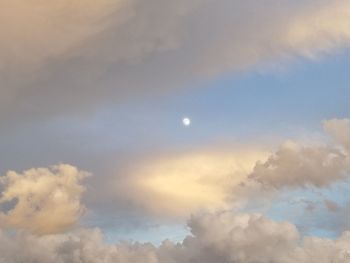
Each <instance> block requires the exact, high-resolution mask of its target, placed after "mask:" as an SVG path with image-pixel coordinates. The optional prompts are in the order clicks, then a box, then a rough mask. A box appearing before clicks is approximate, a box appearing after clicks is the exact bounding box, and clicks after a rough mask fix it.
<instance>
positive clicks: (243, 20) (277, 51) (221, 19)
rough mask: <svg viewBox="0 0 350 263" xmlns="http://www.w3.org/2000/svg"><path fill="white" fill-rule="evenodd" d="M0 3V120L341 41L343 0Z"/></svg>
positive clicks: (156, 87)
mask: <svg viewBox="0 0 350 263" xmlns="http://www.w3.org/2000/svg"><path fill="white" fill-rule="evenodd" d="M0 7H1V8H0V10H1V11H0V12H1V13H0V17H1V22H2V23H1V26H0V34H1V35H2V39H3V41H2V43H1V44H0V57H1V58H2V59H1V62H0V78H1V81H2V87H1V90H0V92H1V97H0V105H1V106H0V107H1V108H0V109H1V111H0V112H1V114H0V120H1V121H2V122H4V121H7V122H8V123H12V124H13V123H18V119H24V118H29V117H30V118H29V119H32V118H37V119H41V118H44V117H45V118H46V117H48V116H55V115H57V114H65V113H68V112H69V113H72V112H74V113H75V112H86V110H92V109H94V108H95V107H98V106H99V105H101V104H102V103H113V102H116V101H121V100H122V99H124V98H126V97H132V96H144V95H148V94H150V93H155V94H159V93H162V92H164V91H166V90H171V89H174V88H180V87H185V86H188V85H187V84H189V82H192V81H201V80H203V79H206V78H208V77H212V76H215V75H219V74H223V73H225V72H231V71H237V70H244V69H248V68H251V67H254V66H256V65H260V64H265V63H269V62H273V61H280V60H281V59H282V60H283V59H286V58H293V57H307V58H317V57H319V56H320V55H322V54H325V53H327V54H328V53H332V52H337V51H338V50H340V49H342V48H347V47H348V46H349V43H350V31H349V28H350V26H349V23H350V21H349V12H350V11H349V10H350V4H349V2H348V1H346V0H334V1H326V0H323V1H316V0H304V1H288V0H284V1H279V0H268V1H264V2H263V3H262V2H261V1H256V0H250V1H238V0H236V1H229V0H220V1H212V0H194V1H184V0H181V1H169V0H168V1H159V0H151V1H147V3H146V2H144V1H141V0H103V1H99V2H95V1H88V2H87V3H86V2H84V4H81V3H80V2H79V1H57V0H55V1H49V2H43V1H39V0H32V1H29V2H28V1H21V0H15V1H10V0H5V1H2V2H1V3H0ZM77 99H79V102H80V103H79V104H77V103H76V101H77Z"/></svg>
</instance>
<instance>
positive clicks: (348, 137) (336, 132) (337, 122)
mask: <svg viewBox="0 0 350 263" xmlns="http://www.w3.org/2000/svg"><path fill="white" fill-rule="evenodd" d="M323 125H324V128H325V130H326V131H327V132H328V133H329V134H331V135H332V136H333V137H334V138H335V139H336V140H337V141H338V142H339V143H340V144H341V145H342V146H343V147H344V148H345V149H346V150H348V151H349V152H350V120H349V119H332V120H326V121H324V122H323Z"/></svg>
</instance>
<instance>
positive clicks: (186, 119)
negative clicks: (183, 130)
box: [182, 117, 191, 126]
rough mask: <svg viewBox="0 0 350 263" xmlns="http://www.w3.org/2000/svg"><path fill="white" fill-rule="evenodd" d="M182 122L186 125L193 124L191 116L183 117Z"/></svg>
mask: <svg viewBox="0 0 350 263" xmlns="http://www.w3.org/2000/svg"><path fill="white" fill-rule="evenodd" d="M182 123H183V125H185V126H190V125H191V120H190V119H189V118H187V117H186V118H183V119H182Z"/></svg>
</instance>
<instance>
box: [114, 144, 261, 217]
mask: <svg viewBox="0 0 350 263" xmlns="http://www.w3.org/2000/svg"><path fill="white" fill-rule="evenodd" d="M267 155H268V153H267V152H266V151H263V150H260V149H255V150H253V149H236V150H233V151H225V150H215V149H211V150H210V149H209V150H202V151H194V152H189V153H188V152H187V153H182V154H173V155H163V156H161V157H158V158H155V159H147V160H146V161H144V162H143V163H142V164H138V165H135V164H133V167H132V168H131V169H130V170H129V171H127V172H126V176H125V178H121V179H119V180H118V181H117V186H116V187H117V189H118V192H119V194H121V195H123V198H126V199H128V200H131V201H132V202H133V203H135V204H136V205H137V206H138V207H140V206H141V207H143V208H144V209H146V210H147V211H149V212H151V213H154V214H156V215H161V216H171V217H185V218H187V217H188V216H189V215H190V214H191V213H193V212H195V211H198V210H201V209H218V208H220V207H223V206H226V204H227V202H228V199H229V198H231V195H232V189H233V188H234V187H235V186H237V185H238V184H239V183H240V182H241V181H242V180H244V179H245V178H246V176H247V175H248V174H249V173H250V172H251V171H252V170H253V167H254V165H255V163H256V162H257V161H258V160H262V161H263V160H265V157H266V156H267Z"/></svg>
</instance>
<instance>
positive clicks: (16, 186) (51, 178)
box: [0, 165, 88, 234]
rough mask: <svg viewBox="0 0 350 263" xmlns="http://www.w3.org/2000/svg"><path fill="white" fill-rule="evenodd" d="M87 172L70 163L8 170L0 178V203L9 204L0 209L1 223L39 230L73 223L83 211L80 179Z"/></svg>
mask: <svg viewBox="0 0 350 263" xmlns="http://www.w3.org/2000/svg"><path fill="white" fill-rule="evenodd" d="M87 175H88V174H87V173H86V172H81V171H79V170H78V169H77V168H75V167H73V166H70V165H58V166H54V167H52V169H46V168H39V169H31V170H28V171H25V172H23V174H18V173H16V172H13V171H12V172H8V173H7V174H6V175H5V176H2V177H1V178H0V183H1V186H2V188H3V191H2V193H1V198H0V205H1V206H2V207H3V206H4V205H5V204H9V205H12V207H10V208H9V209H8V211H7V212H5V213H0V226H1V227H10V228H14V229H26V230H30V231H32V232H34V233H38V234H50V233H57V232H62V231H63V230H65V229H67V228H69V227H71V226H73V225H74V224H75V223H76V222H77V221H78V219H79V218H80V215H81V214H82V212H83V211H84V206H83V205H82V204H81V203H80V197H81V194H82V193H83V191H84V189H85V188H84V187H83V186H82V185H81V184H80V182H81V180H82V179H83V178H84V177H86V176H87Z"/></svg>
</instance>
